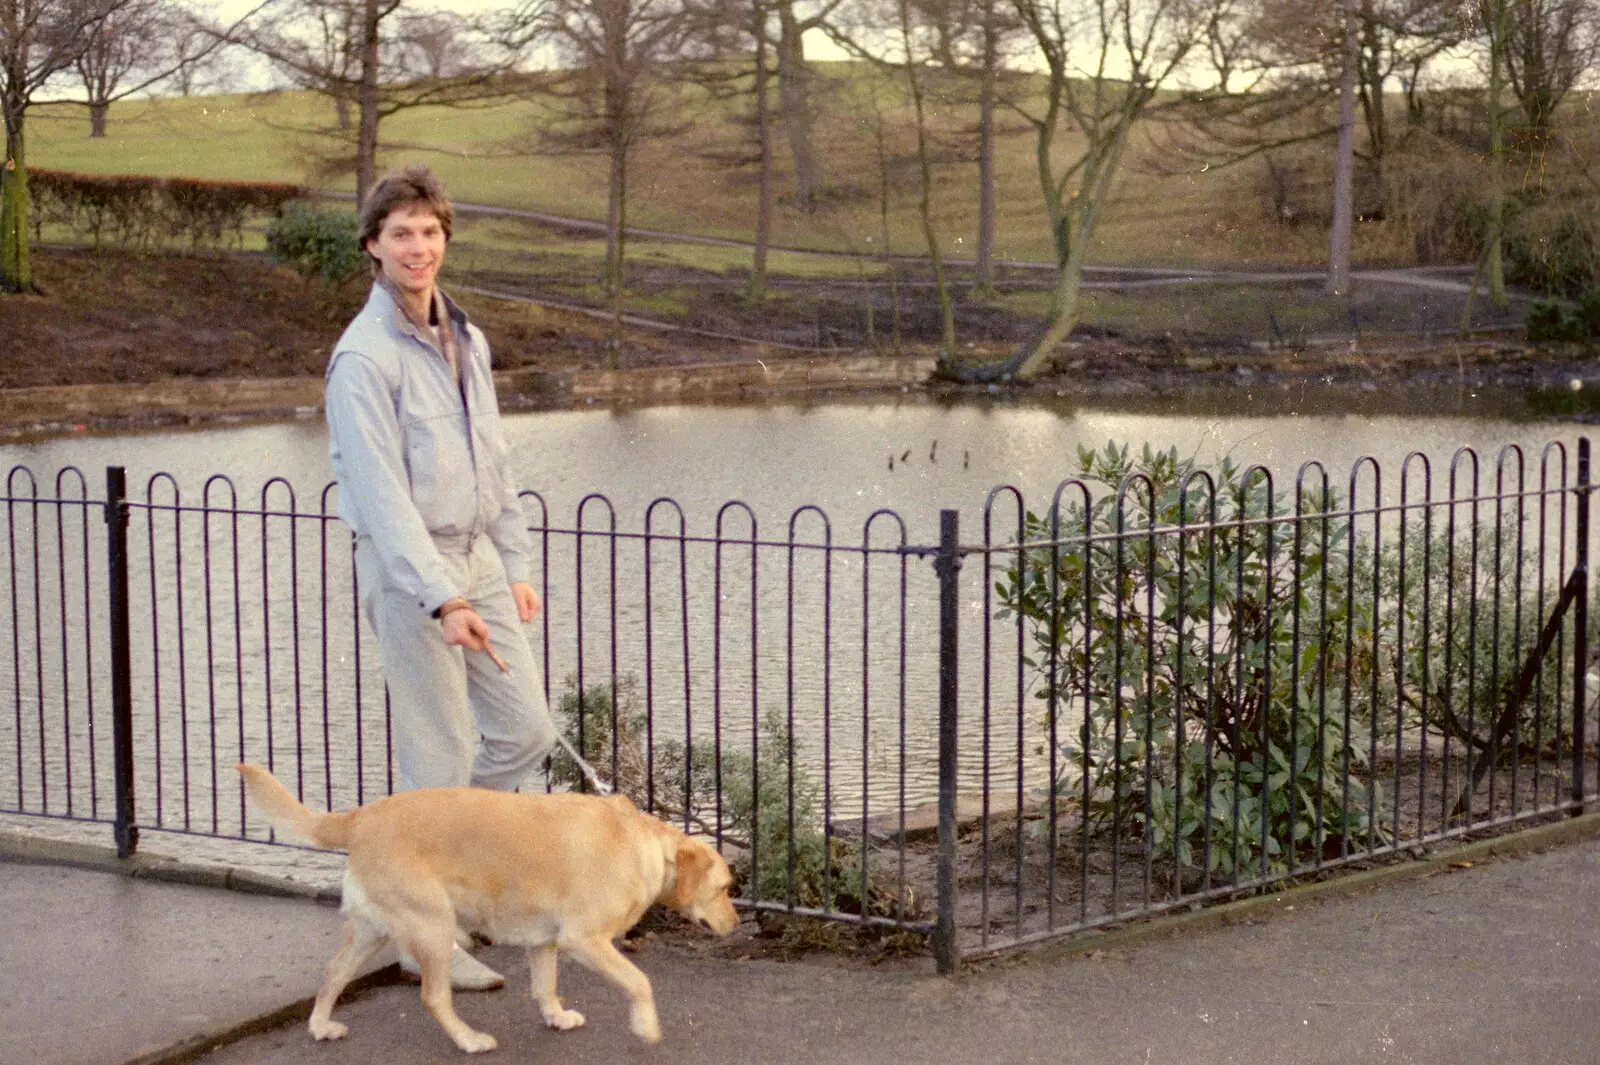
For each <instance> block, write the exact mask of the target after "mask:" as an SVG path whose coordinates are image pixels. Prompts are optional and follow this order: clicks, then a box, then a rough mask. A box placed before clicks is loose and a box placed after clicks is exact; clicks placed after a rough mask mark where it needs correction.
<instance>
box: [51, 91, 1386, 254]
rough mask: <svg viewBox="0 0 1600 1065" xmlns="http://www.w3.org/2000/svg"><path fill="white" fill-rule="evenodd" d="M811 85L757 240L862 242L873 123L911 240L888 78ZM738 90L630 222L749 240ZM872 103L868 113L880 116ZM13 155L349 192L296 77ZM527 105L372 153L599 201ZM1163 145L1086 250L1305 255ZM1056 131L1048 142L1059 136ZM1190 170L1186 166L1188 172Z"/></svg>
mask: <svg viewBox="0 0 1600 1065" xmlns="http://www.w3.org/2000/svg"><path fill="white" fill-rule="evenodd" d="M818 69H819V71H820V72H821V74H822V76H823V77H824V78H826V79H827V87H826V89H825V91H824V92H822V93H820V94H819V99H820V100H821V101H822V106H821V119H820V122H819V128H818V139H819V145H820V155H821V158H822V159H823V160H824V167H825V170H826V173H827V176H828V180H829V183H830V184H831V185H832V186H833V194H832V195H831V197H830V198H829V200H828V202H827V203H825V204H824V205H823V206H822V207H821V208H820V209H818V210H816V211H813V212H810V213H807V212H804V211H801V210H799V209H797V208H796V207H795V205H794V204H793V202H792V197H791V195H790V194H791V189H792V186H791V183H790V174H789V171H788V151H787V146H786V145H785V144H784V143H783V142H782V137H781V134H782V131H781V127H775V134H776V136H777V138H778V143H777V145H776V148H777V153H778V175H777V178H778V184H777V192H778V199H779V205H778V210H777V216H776V218H775V225H774V230H773V241H774V242H775V243H777V244H781V245H789V246H794V247H802V248H815V249H830V250H851V251H859V252H870V251H874V250H877V249H878V247H879V243H880V239H881V238H880V232H881V222H880V219H879V216H878V202H877V201H878V189H879V184H880V180H881V176H882V173H883V169H884V168H883V167H882V166H881V165H880V162H879V156H878V148H877V139H878V138H877V134H878V131H879V128H880V123H881V125H882V131H883V135H884V141H885V143H886V144H887V146H888V149H889V152H890V153H891V154H892V156H893V158H892V159H891V160H890V163H889V166H888V170H889V180H890V183H891V190H892V191H891V206H890V223H889V230H890V243H891V246H892V248H893V250H895V251H899V252H907V253H918V252H921V251H922V250H923V240H922V236H921V233H920V229H919V225H918V222H917V219H916V217H915V206H916V201H917V197H918V195H919V190H918V188H917V179H916V167H915V159H914V154H913V141H912V139H911V119H910V113H909V109H908V108H907V107H906V104H905V100H904V93H903V91H902V87H901V86H900V84H899V83H898V82H895V81H893V80H887V81H886V80H885V79H884V78H882V77H881V76H880V75H878V74H877V73H875V72H873V71H871V70H870V69H868V68H866V67H864V66H863V65H861V64H855V63H824V64H818ZM744 106H745V105H744V104H743V103H742V102H741V103H739V104H738V105H734V104H729V103H722V102H714V101H710V100H708V99H706V97H705V95H704V94H703V93H700V92H698V91H696V90H692V89H684V90H681V91H679V92H678V93H677V95H676V97H675V101H674V105H673V107H672V108H671V109H670V115H671V119H672V121H673V122H674V123H675V124H678V125H682V126H684V127H685V128H683V130H682V131H681V132H677V133H675V134H674V135H671V136H668V137H662V138H659V139H655V140H651V141H648V142H646V143H645V144H644V145H643V146H642V147H641V148H640V150H639V152H638V154H637V156H636V160H635V166H634V169H633V177H632V189H631V196H630V203H629V210H630V221H631V222H632V223H633V224H635V225H638V226H643V227H649V228H655V229H663V230H669V231H674V232H690V233H698V234H705V235H711V236H720V237H729V238H734V239H741V240H747V239H750V238H751V237H752V236H753V225H754V211H755V196H756V185H755V181H756V175H755V171H754V169H753V168H736V167H733V166H730V165H728V164H727V163H726V162H725V161H724V160H725V159H726V158H727V157H728V156H729V155H734V154H738V153H739V152H740V151H748V144H747V142H746V140H745V138H746V136H747V133H746V130H745V127H744V126H743V125H742V124H741V123H740V122H739V121H738V119H739V117H740V115H739V114H738V113H737V111H738V108H742V107H744ZM880 116H881V117H880ZM976 118H977V115H976V108H975V107H974V106H972V105H970V104H967V103H963V102H961V101H960V100H959V99H958V97H957V94H955V93H949V94H946V95H945V96H944V98H943V101H942V102H940V103H937V104H936V106H935V107H934V109H933V123H934V127H935V134H936V143H937V148H938V151H939V155H940V163H939V165H938V170H937V180H938V193H937V201H936V206H937V212H938V225H939V228H940V232H941V237H942V239H943V243H944V251H945V252H946V253H947V254H949V255H952V256H963V255H970V254H972V251H973V241H974V239H975V234H976V228H977V188H976V173H977V167H976V163H975V162H974V158H975V153H976V135H975V133H973V132H972V131H973V130H974V129H975V128H976ZM30 121H31V123H32V124H31V128H30V142H29V156H30V162H31V163H33V164H34V165H36V166H40V167H49V168H57V169H65V170H78V171H85V172H90V173H144V174H162V175H168V174H170V175H178V174H182V175H188V176H195V177H209V178H229V179H258V180H286V181H299V182H308V183H310V184H314V185H318V186H325V187H330V188H342V189H345V190H349V189H351V188H353V179H352V178H349V177H342V178H337V179H334V180H331V181H329V180H326V179H323V178H319V177H318V176H317V173H318V165H317V159H318V156H319V155H320V154H325V153H327V152H328V151H329V150H330V147H331V146H332V145H333V144H334V142H333V141H331V140H330V139H329V138H327V137H325V136H318V135H316V134H315V133H311V132H306V131H307V130H313V129H316V128H323V129H326V128H328V127H330V126H332V124H333V106H332V103H331V101H329V100H328V99H327V98H325V97H320V96H315V95H312V94H309V93H304V92H281V93H266V94H256V95H249V96H212V97H191V98H182V99H177V98H171V99H157V100H130V101H126V102H122V103H118V104H116V105H115V106H114V107H113V108H112V109H111V113H110V125H109V132H108V136H106V137H105V138H103V139H91V138H90V137H89V128H88V119H87V116H86V114H85V112H84V111H83V109H82V108H81V107H76V106H73V105H66V104H47V105H43V106H41V107H38V108H37V109H36V110H35V111H34V112H32V114H31V119H30ZM1004 121H1005V124H1006V129H1007V132H1006V134H1005V135H1004V137H1003V138H1002V140H1001V142H1000V145H999V151H998V153H997V170H998V175H999V181H998V240H997V248H996V251H997V254H998V256H999V257H1000V258H1001V259H1002V260H1024V261H1029V260H1031V261H1038V260H1045V259H1048V258H1049V257H1050V254H1051V249H1050V242H1049V237H1048V233H1047V230H1046V226H1045V219H1044V211H1043V206H1042V203H1043V201H1042V197H1041V194H1040V191H1039V187H1038V177H1037V162H1036V159H1035V154H1034V138H1033V134H1032V132H1031V130H1030V129H1028V128H1027V127H1026V125H1025V124H1024V123H1023V122H1022V121H1021V120H1020V119H1019V118H1018V117H1017V116H1015V115H1012V116H1010V117H1009V118H1006V119H1004ZM548 122H549V113H548V112H547V111H546V110H545V106H544V105H542V104H539V103H536V102H531V101H528V100H512V101H508V102H505V103H502V104H498V105H494V106H489V107H483V108H477V109H466V110H457V109H448V108H420V109H416V110H413V111H408V112H403V113H401V114H399V115H397V116H395V117H393V118H391V119H389V120H387V121H386V122H385V123H384V125H383V128H382V136H383V140H384V142H385V144H386V145H388V146H389V147H388V149H387V150H386V151H385V152H384V153H383V156H382V158H381V159H380V165H384V166H387V165H392V164H396V163H400V162H404V161H412V160H420V161H425V162H427V163H429V164H430V165H432V166H433V167H434V168H435V169H436V170H438V171H439V172H440V174H441V175H442V176H443V177H444V178H445V180H446V181H447V183H448V185H449V186H450V188H451V191H452V194H453V195H454V196H455V197H456V198H457V199H458V200H460V201H462V202H472V203H485V204H494V205H501V206H507V207H516V208H524V209H534V210H541V211H549V212H553V213H558V214H563V215H574V216H579V217H584V218H589V219H600V218H602V217H604V209H605V196H606V183H605V160H604V159H603V158H602V157H600V156H595V155H575V154H569V155H557V154H549V153H548V152H543V151H541V150H539V145H538V136H537V130H538V129H539V128H540V127H541V126H542V125H546V124H548ZM1164 144H1165V141H1164V140H1162V139H1160V138H1157V137H1152V136H1149V135H1141V136H1139V137H1138V138H1137V145H1136V148H1135V150H1134V152H1133V153H1132V156H1131V158H1130V160H1129V162H1128V164H1127V165H1126V166H1125V170H1124V174H1123V177H1122V179H1121V181H1120V183H1119V186H1118V188H1117V191H1116V194H1115V200H1114V202H1113V204H1112V205H1111V208H1110V211H1109V212H1108V214H1107V215H1106V217H1105V220H1104V222H1103V224H1102V227H1101V229H1100V233H1099V236H1098V238H1097V240H1096V241H1095V245H1094V247H1093V249H1092V261H1094V262H1097V263H1103V264H1139V265H1152V266H1184V265H1212V264H1221V263H1227V264H1238V265H1253V266H1265V265H1278V266H1316V265H1319V264H1321V263H1322V262H1323V261H1324V259H1325V257H1326V249H1325V243H1324V242H1325V235H1324V234H1323V233H1321V232H1320V231H1318V230H1317V229H1316V227H1306V228H1303V229H1294V230H1291V229H1285V228H1283V227H1279V226H1275V225H1272V224H1271V223H1270V222H1269V221H1268V220H1267V218H1266V211H1265V209H1264V204H1263V199H1264V197H1263V195H1262V193H1261V191H1260V188H1259V184H1260V183H1259V180H1258V177H1257V175H1258V173H1259V167H1258V165H1256V164H1245V165H1242V166H1240V167H1237V168H1229V169H1221V170H1215V169H1214V170H1210V171H1207V172H1203V173H1199V172H1191V173H1188V174H1183V175H1179V176H1162V175H1159V174H1157V173H1155V172H1154V171H1153V169H1152V167H1151V165H1150V164H1154V163H1171V162H1172V159H1171V151H1170V149H1169V148H1165V147H1163V145H1164ZM1071 149H1072V141H1071V139H1070V138H1068V139H1067V140H1066V141H1064V142H1063V150H1064V151H1070V150H1071ZM1191 169H1192V168H1191ZM1360 230H1361V231H1360V232H1359V233H1358V234H1357V249H1356V254H1357V259H1358V260H1359V261H1360V262H1362V263H1364V264H1371V265H1376V264H1392V263H1401V262H1405V261H1407V257H1408V254H1409V252H1408V249H1407V248H1406V247H1405V246H1404V245H1405V242H1404V241H1403V240H1401V239H1399V238H1398V236H1397V234H1396V232H1395V231H1394V227H1391V226H1386V225H1384V224H1381V223H1380V224H1373V225H1367V226H1363V227H1360Z"/></svg>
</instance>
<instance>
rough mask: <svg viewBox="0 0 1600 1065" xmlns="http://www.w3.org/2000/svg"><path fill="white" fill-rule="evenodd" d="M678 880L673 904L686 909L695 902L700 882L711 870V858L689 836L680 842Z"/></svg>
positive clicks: (680, 908)
mask: <svg viewBox="0 0 1600 1065" xmlns="http://www.w3.org/2000/svg"><path fill="white" fill-rule="evenodd" d="M677 864H678V880H677V883H676V884H675V885H674V890H673V896H672V904H673V906H674V907H675V908H677V909H679V910H686V909H688V908H689V907H690V906H691V905H693V904H694V897H695V894H696V893H697V892H698V891H699V890H700V882H701V881H702V880H704V879H705V876H706V873H708V872H710V870H711V858H710V857H709V856H708V855H707V854H706V853H705V851H704V850H702V849H701V847H700V846H699V845H697V844H696V843H695V841H694V840H692V839H689V838H687V837H685V838H684V840H683V841H682V842H681V843H679V844H678V862H677Z"/></svg>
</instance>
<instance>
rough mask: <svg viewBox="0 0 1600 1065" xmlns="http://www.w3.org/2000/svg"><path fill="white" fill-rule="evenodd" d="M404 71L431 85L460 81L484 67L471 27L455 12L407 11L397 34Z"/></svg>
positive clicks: (401, 16) (399, 56) (399, 58)
mask: <svg viewBox="0 0 1600 1065" xmlns="http://www.w3.org/2000/svg"><path fill="white" fill-rule="evenodd" d="M395 38H396V43H397V45H398V47H397V49H396V50H397V52H398V53H399V55H398V60H399V65H400V68H401V70H402V71H406V72H411V73H413V74H414V76H416V77H420V78H425V79H428V80H430V81H440V80H442V79H445V78H453V77H457V76H458V75H460V74H463V73H466V72H467V71H470V70H472V69H473V68H474V67H476V66H479V65H481V61H482V56H481V55H480V54H479V53H480V52H481V49H480V48H479V47H478V46H477V45H478V42H477V41H475V39H474V37H473V33H472V27H471V24H470V23H469V22H468V20H467V19H465V18H463V17H462V16H461V15H458V14H455V13H454V12H451V11H407V12H404V13H402V14H401V15H400V28H399V30H398V31H397V32H396V34H395Z"/></svg>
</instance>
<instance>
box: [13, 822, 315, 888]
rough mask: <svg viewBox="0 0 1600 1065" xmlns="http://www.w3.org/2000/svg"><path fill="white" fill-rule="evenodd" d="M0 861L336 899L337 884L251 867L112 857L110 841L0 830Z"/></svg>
mask: <svg viewBox="0 0 1600 1065" xmlns="http://www.w3.org/2000/svg"><path fill="white" fill-rule="evenodd" d="M0 861H12V862H27V863H29V864H32V865H67V866H72V867H74V868H78V869H93V870H96V871H98V872H102V873H117V874H119V875H121V876H130V877H137V878H140V879H144V880H165V881H169V882H171V883H174V884H191V885H194V886H197V887H209V888H226V889H228V890H230V891H243V892H247V893H251V894H256V895H275V896H280V897H284V898H300V899H307V900H310V901H312V902H319V903H325V904H332V905H338V903H339V891H338V889H337V888H323V887H315V886H313V885H310V884H297V883H295V882H294V881H292V880H284V879H282V878H281V877H274V876H267V875H264V874H262V873H258V872H256V871H255V870H253V869H242V868H239V867H237V866H227V865H204V864H200V863H196V862H184V861H179V860H178V859H175V858H166V857H162V856H161V855H151V854H135V855H134V856H133V857H131V858H118V857H117V852H116V851H115V850H113V849H112V848H110V847H102V846H99V845H97V844H93V843H73V842H68V841H64V840H48V839H36V838H34V837H32V836H26V835H23V834H21V833H18V832H0Z"/></svg>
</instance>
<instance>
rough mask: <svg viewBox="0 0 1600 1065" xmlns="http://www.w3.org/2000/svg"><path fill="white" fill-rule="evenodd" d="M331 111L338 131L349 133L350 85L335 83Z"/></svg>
mask: <svg viewBox="0 0 1600 1065" xmlns="http://www.w3.org/2000/svg"><path fill="white" fill-rule="evenodd" d="M185 95H187V94H185ZM333 113H334V117H335V119H336V120H337V121H338V123H339V131H340V132H341V133H349V132H350V129H351V121H350V87H349V86H348V85H346V84H344V83H339V84H336V85H334V87H333Z"/></svg>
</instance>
